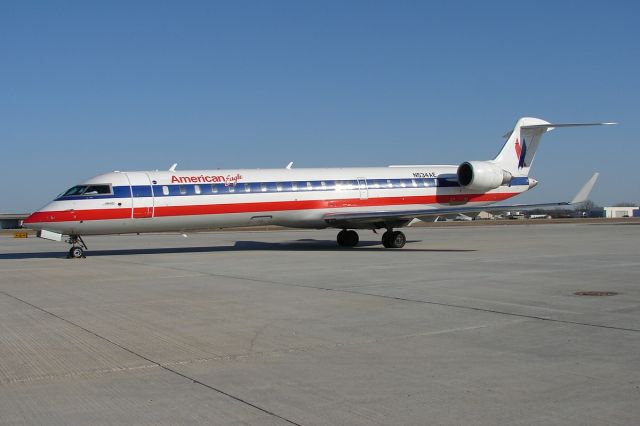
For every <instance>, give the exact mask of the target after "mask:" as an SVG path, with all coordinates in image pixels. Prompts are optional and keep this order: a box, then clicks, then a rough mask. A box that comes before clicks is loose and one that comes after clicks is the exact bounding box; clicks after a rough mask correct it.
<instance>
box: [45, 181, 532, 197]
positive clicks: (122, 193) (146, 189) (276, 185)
mask: <svg viewBox="0 0 640 426" xmlns="http://www.w3.org/2000/svg"><path fill="white" fill-rule="evenodd" d="M308 182H309V183H311V186H310V187H309V185H308ZM366 182H367V188H368V189H370V190H375V189H420V188H455V187H458V186H459V184H458V181H457V179H456V178H455V177H448V178H413V179H367V180H366ZM323 183H324V185H323ZM521 185H529V178H527V177H514V178H513V179H512V181H511V184H510V186H521ZM294 186H295V189H294ZM196 187H198V189H199V192H198V193H196ZM359 189H360V188H359V186H358V181H357V180H356V179H346V180H314V181H283V182H241V183H238V184H236V185H225V184H222V183H217V184H216V183H213V184H209V183H200V184H172V185H153V186H150V185H133V186H131V187H130V186H114V187H113V194H106V195H74V196H66V197H65V196H63V197H58V198H56V201H63V200H90V199H104V198H130V197H131V196H132V193H133V197H136V198H144V197H151V196H152V195H153V196H155V197H175V196H193V195H218V194H220V195H227V194H255V193H259V194H260V193H262V194H268V193H278V192H318V191H336V190H353V191H358V190H359Z"/></svg>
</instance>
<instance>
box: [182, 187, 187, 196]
mask: <svg viewBox="0 0 640 426" xmlns="http://www.w3.org/2000/svg"><path fill="white" fill-rule="evenodd" d="M180 194H181V195H186V194H187V187H186V186H184V185H180Z"/></svg>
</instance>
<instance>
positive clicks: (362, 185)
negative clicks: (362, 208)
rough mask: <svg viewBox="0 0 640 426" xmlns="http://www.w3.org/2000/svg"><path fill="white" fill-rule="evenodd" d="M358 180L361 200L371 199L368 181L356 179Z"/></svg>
mask: <svg viewBox="0 0 640 426" xmlns="http://www.w3.org/2000/svg"><path fill="white" fill-rule="evenodd" d="M356 179H357V180H358V190H359V191H360V199H361V200H368V199H369V187H368V186H367V180H366V179H365V178H356Z"/></svg>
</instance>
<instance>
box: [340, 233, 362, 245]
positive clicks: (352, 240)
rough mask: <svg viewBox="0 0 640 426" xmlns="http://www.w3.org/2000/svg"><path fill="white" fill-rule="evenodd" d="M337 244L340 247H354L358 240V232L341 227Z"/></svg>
mask: <svg viewBox="0 0 640 426" xmlns="http://www.w3.org/2000/svg"><path fill="white" fill-rule="evenodd" d="M337 240H338V245H339V246H340V247H355V246H356V245H357V244H358V242H359V241H360V237H358V233H357V232H356V231H347V230H346V229H343V230H342V231H340V232H338V238H337Z"/></svg>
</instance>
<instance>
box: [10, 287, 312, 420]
mask: <svg viewBox="0 0 640 426" xmlns="http://www.w3.org/2000/svg"><path fill="white" fill-rule="evenodd" d="M0 294H4V295H5V296H7V297H9V298H11V299H14V300H17V301H18V302H21V303H23V304H25V305H27V306H31V307H32V308H34V309H37V310H39V311H41V312H44V313H45V314H48V315H50V316H52V317H54V318H57V319H59V320H61V321H64V322H66V323H67V324H70V325H72V326H74V327H76V328H79V329H80V330H82V331H84V332H86V333H89V334H91V335H93V336H95V337H97V338H99V339H101V340H104V341H106V342H108V343H110V344H112V345H114V346H117V347H119V348H120V349H122V350H124V351H126V352H128V353H130V354H132V355H134V356H137V357H138V358H141V359H143V360H145V361H147V362H150V363H152V364H154V365H156V366H158V367H160V368H162V369H163V370H165V371H168V372H170V373H173V374H175V375H177V376H180V377H182V378H184V379H187V380H189V381H191V382H192V383H195V384H198V385H200V386H203V387H205V388H207V389H209V390H212V391H214V392H217V393H219V394H221V395H224V396H226V397H228V398H230V399H233V400H234V401H237V402H240V403H242V404H244V405H247V406H249V407H252V408H254V409H256V410H258V411H261V412H263V413H265V414H268V415H270V416H272V417H276V418H278V419H280V420H282V421H284V422H286V423H289V424H292V425H295V426H302V425H301V424H300V423H296V422H294V421H293V420H290V419H288V418H286V417H283V416H281V415H279V414H276V413H274V412H273V411H270V410H268V409H266V408H263V407H260V406H258V405H256V404H253V403H251V402H249V401H246V400H244V399H242V398H240V397H238V396H235V395H232V394H230V393H229V392H226V391H223V390H222V389H218V388H216V387H214V386H211V385H208V384H206V383H204V382H202V381H200V380H198V379H195V378H193V377H190V376H187V375H186V374H183V373H181V372H179V371H177V370H174V369H173V368H170V367H168V366H166V365H164V364H162V363H160V362H158V361H154V360H152V359H151V358H148V357H146V356H144V355H142V354H139V353H137V352H136V351H134V350H133V349H130V348H127V347H126V346H123V345H121V344H119V343H117V342H115V341H113V340H111V339H109V338H107V337H104V336H102V335H100V334H98V333H97V332H95V331H92V330H90V329H88V328H86V327H83V326H81V325H80V324H76V323H75V322H73V321H71V320H68V319H66V318H64V317H61V316H60V315H57V314H55V313H53V312H51V311H48V310H46V309H44V308H42V307H40V306H38V305H34V304H33V303H30V302H27V301H26V300H24V299H21V298H19V297H17V296H14V295H12V294H10V293H7V292H6V291H4V290H0Z"/></svg>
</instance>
